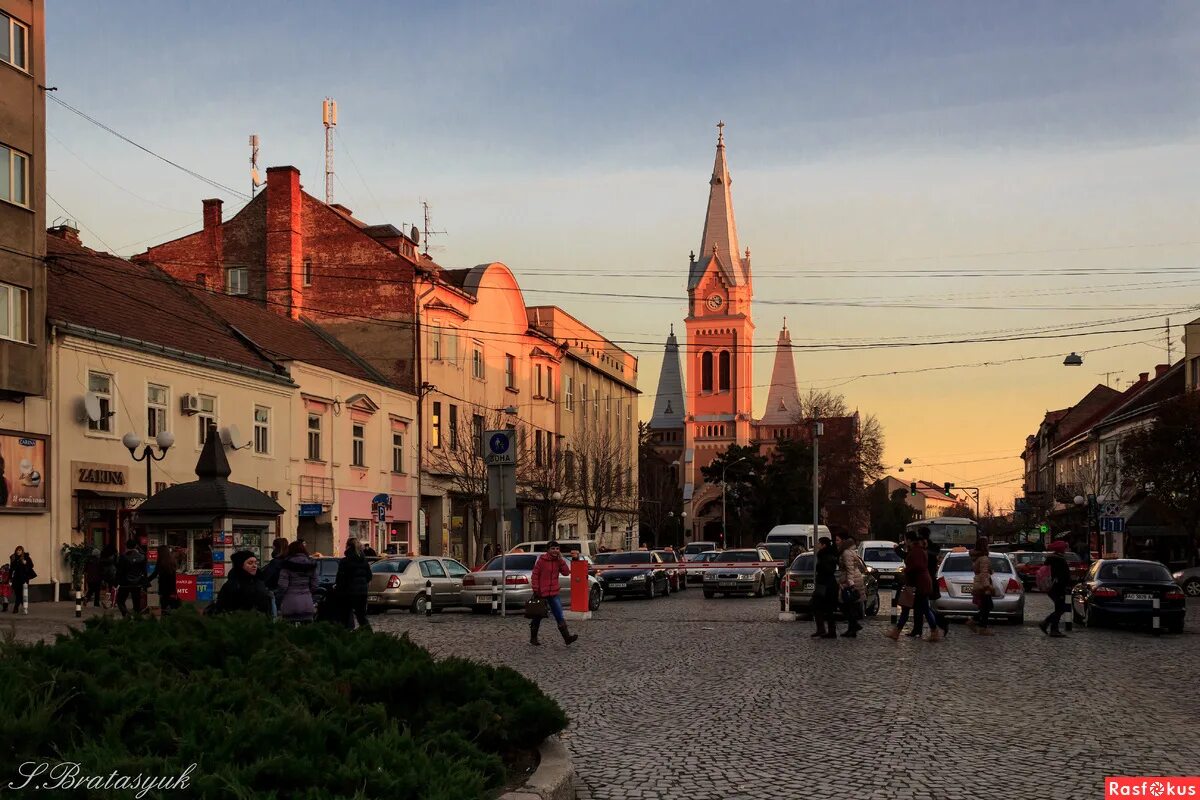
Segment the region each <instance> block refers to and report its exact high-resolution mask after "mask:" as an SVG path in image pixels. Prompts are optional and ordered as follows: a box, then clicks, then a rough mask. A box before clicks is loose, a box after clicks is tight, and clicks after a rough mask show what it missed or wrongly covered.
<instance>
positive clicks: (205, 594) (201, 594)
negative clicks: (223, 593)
mask: <svg viewBox="0 0 1200 800" xmlns="http://www.w3.org/2000/svg"><path fill="white" fill-rule="evenodd" d="M196 599H197V600H199V601H200V602H205V603H206V602H209V601H211V600H212V599H213V580H212V578H210V577H209V576H207V575H198V576H196Z"/></svg>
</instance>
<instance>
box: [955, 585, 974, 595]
mask: <svg viewBox="0 0 1200 800" xmlns="http://www.w3.org/2000/svg"><path fill="white" fill-rule="evenodd" d="M974 589H975V587H974V586H972V585H971V584H969V583H960V584H959V585H958V590H959V591H960V592H962V593H963V594H971V592H972V591H974Z"/></svg>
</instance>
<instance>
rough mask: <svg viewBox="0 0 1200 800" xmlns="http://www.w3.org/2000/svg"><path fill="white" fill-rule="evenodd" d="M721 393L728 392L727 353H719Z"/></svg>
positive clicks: (725, 351) (726, 351)
mask: <svg viewBox="0 0 1200 800" xmlns="http://www.w3.org/2000/svg"><path fill="white" fill-rule="evenodd" d="M721 391H722V392H727V391H729V351H728V350H722V351H721Z"/></svg>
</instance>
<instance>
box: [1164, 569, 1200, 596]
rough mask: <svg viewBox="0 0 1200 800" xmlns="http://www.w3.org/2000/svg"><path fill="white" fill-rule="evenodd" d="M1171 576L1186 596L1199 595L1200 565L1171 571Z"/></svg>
mask: <svg viewBox="0 0 1200 800" xmlns="http://www.w3.org/2000/svg"><path fill="white" fill-rule="evenodd" d="M1171 577H1172V578H1174V579H1175V582H1176V583H1178V584H1179V588H1180V589H1183V593H1184V594H1186V595H1187V596H1188V597H1200V567H1188V568H1187V569H1181V570H1179V571H1178V572H1175V573H1172V574H1171Z"/></svg>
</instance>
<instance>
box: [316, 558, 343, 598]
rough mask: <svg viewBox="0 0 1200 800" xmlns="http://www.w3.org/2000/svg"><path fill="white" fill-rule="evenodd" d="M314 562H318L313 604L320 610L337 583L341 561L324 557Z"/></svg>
mask: <svg viewBox="0 0 1200 800" xmlns="http://www.w3.org/2000/svg"><path fill="white" fill-rule="evenodd" d="M313 560H314V561H316V562H317V588H316V590H315V591H314V592H313V603H314V605H316V606H317V607H318V608H319V607H320V605H321V602H322V601H323V600H324V599H325V598H326V597H327V596H328V595H329V593H330V592H332V591H333V586H334V584H335V583H337V571H338V562H340V561H341V559H340V558H332V557H326V556H323V557H321V558H314V559H313Z"/></svg>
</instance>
